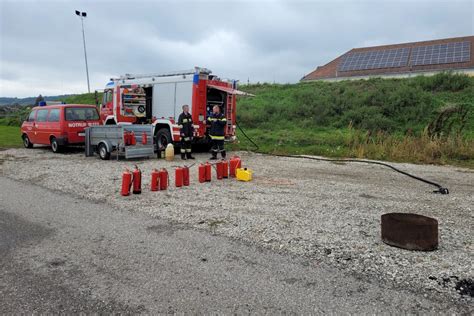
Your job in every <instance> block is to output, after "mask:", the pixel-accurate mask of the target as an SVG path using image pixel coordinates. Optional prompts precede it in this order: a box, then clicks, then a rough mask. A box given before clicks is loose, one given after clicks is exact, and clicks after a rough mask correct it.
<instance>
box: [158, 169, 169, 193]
mask: <svg viewBox="0 0 474 316" xmlns="http://www.w3.org/2000/svg"><path fill="white" fill-rule="evenodd" d="M159 173H160V176H159V178H160V190H166V189H168V171H167V170H166V169H165V168H162V169H161V170H160V171H159Z"/></svg>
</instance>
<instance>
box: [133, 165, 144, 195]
mask: <svg viewBox="0 0 474 316" xmlns="http://www.w3.org/2000/svg"><path fill="white" fill-rule="evenodd" d="M140 193H142V171H141V170H140V169H138V166H135V170H133V194H140Z"/></svg>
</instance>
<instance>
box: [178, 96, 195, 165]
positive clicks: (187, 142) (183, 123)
mask: <svg viewBox="0 0 474 316" xmlns="http://www.w3.org/2000/svg"><path fill="white" fill-rule="evenodd" d="M178 126H179V128H180V134H181V159H183V160H186V159H194V157H193V156H192V155H191V141H192V140H193V136H194V125H193V118H192V117H191V113H189V106H188V105H187V104H185V105H183V113H181V114H180V115H179V118H178Z"/></svg>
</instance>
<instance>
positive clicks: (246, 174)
mask: <svg viewBox="0 0 474 316" xmlns="http://www.w3.org/2000/svg"><path fill="white" fill-rule="evenodd" d="M235 177H236V178H237V180H240V181H251V180H252V170H250V169H247V168H237V169H236V170H235Z"/></svg>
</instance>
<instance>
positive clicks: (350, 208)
mask: <svg viewBox="0 0 474 316" xmlns="http://www.w3.org/2000/svg"><path fill="white" fill-rule="evenodd" d="M236 154H238V155H239V156H241V157H242V160H243V164H244V166H246V167H249V168H251V169H253V170H254V180H253V181H252V182H238V181H236V180H234V179H228V180H222V181H219V180H216V179H215V175H213V181H212V182H211V183H205V184H199V183H198V181H197V168H196V167H194V168H192V169H191V186H190V187H185V188H174V187H173V186H172V187H170V189H169V190H168V191H160V192H150V191H149V189H148V183H149V177H150V172H151V170H152V169H153V168H161V167H165V168H167V169H168V170H169V171H173V166H176V165H182V162H181V160H176V161H174V162H166V161H163V160H156V159H150V160H141V161H136V162H131V161H114V160H111V161H101V160H100V159H98V158H97V157H94V158H86V157H84V155H83V153H82V152H69V153H66V154H53V153H51V152H50V150H49V149H46V148H34V149H32V150H26V149H9V150H6V151H2V152H0V168H2V173H3V174H4V175H5V176H7V177H10V178H13V179H17V180H21V181H25V182H29V183H33V184H37V185H40V186H43V187H46V188H49V189H53V190H58V191H63V192H68V193H72V194H74V195H77V196H79V197H82V198H87V199H90V200H95V201H105V202H107V203H108V204H110V205H112V206H115V207H119V208H122V209H127V210H133V211H139V212H145V213H148V214H150V215H152V216H155V217H159V218H164V219H168V220H171V221H174V222H179V223H186V224H189V225H191V226H193V227H196V228H201V229H204V230H210V231H211V232H212V233H214V234H221V235H225V236H229V237H233V238H236V239H239V240H242V241H244V242H248V243H252V244H258V245H261V246H264V247H267V248H271V249H273V250H276V251H278V252H285V253H291V254H295V255H303V256H307V257H312V258H315V259H318V260H322V261H324V262H326V263H328V264H331V265H332V266H336V267H338V268H340V269H342V270H344V271H346V272H348V273H351V274H353V275H355V276H358V277H361V278H366V279H368V280H374V281H377V282H381V283H385V284H387V285H388V286H395V287H399V288H404V289H407V288H408V289H412V290H413V291H416V292H419V293H423V294H424V295H425V296H427V297H428V296H429V297H432V298H434V299H441V298H442V299H450V300H452V301H453V302H455V303H461V304H470V303H471V302H472V297H470V296H469V295H460V294H459V292H458V291H457V290H456V289H455V286H456V283H457V282H459V281H461V280H465V279H472V278H473V268H472V267H473V266H472V262H474V260H473V259H474V255H473V254H474V247H473V243H472V227H473V224H474V220H473V219H474V215H473V208H474V194H473V192H474V172H473V171H472V170H469V169H463V168H458V167H449V166H448V167H446V166H430V165H412V164H394V165H395V166H397V167H399V168H400V169H402V170H405V171H408V172H412V173H415V174H417V175H420V176H423V177H425V178H427V179H431V180H434V181H436V182H439V183H441V184H442V185H444V186H446V187H448V188H449V190H450V194H449V195H440V194H433V193H431V191H432V189H433V188H432V187H430V186H428V185H426V184H423V183H421V182H418V181H415V180H412V179H410V178H408V177H405V176H402V175H400V174H398V173H395V172H393V171H391V170H389V169H386V168H383V167H380V166H374V165H365V164H350V163H347V164H346V163H342V164H341V163H337V164H336V163H329V162H318V161H311V160H303V159H293V158H280V157H269V156H263V155H260V154H254V153H247V152H238V153H236ZM196 156H197V158H198V159H197V161H198V162H199V161H205V160H206V159H207V158H208V155H207V154H198V155H196ZM135 163H136V164H137V165H138V166H139V167H140V168H141V169H142V170H143V176H144V180H143V182H144V184H145V188H144V190H143V193H142V194H141V195H133V196H130V197H122V196H120V194H119V192H120V185H121V173H122V171H123V169H124V167H130V168H131V167H132V166H133V164H135ZM170 181H171V183H174V173H173V172H170ZM389 212H412V213H417V214H422V215H426V216H430V217H434V218H436V219H438V221H439V233H440V246H439V249H438V250H436V251H433V252H414V251H407V250H402V249H398V248H394V247H390V246H387V245H385V244H384V243H383V242H382V241H381V238H380V216H381V215H382V214H384V213H389Z"/></svg>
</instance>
